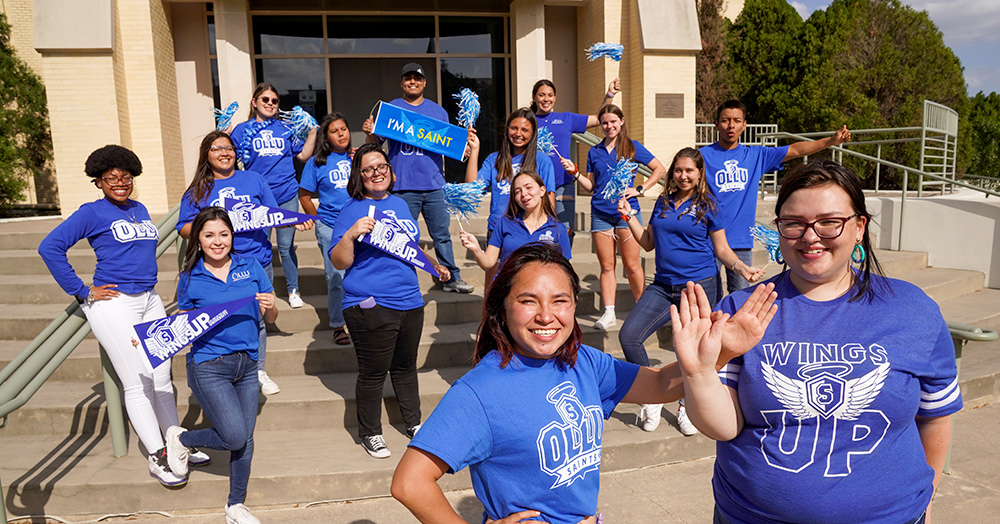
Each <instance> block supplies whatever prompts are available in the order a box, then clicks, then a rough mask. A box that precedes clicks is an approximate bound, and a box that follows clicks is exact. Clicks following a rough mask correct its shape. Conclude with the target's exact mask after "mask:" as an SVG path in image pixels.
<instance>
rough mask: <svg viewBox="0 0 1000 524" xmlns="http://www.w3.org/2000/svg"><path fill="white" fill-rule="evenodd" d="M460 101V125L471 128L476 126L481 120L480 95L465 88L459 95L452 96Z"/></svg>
mask: <svg viewBox="0 0 1000 524" xmlns="http://www.w3.org/2000/svg"><path fill="white" fill-rule="evenodd" d="M451 97H452V98H454V99H456V100H458V125H460V126H462V127H465V128H470V127H474V126H475V125H476V119H478V118H479V111H480V106H479V95H477V94H476V92H475V91H473V90H471V89H469V88H468V87H463V88H462V89H461V90H459V92H458V94H456V95H451Z"/></svg>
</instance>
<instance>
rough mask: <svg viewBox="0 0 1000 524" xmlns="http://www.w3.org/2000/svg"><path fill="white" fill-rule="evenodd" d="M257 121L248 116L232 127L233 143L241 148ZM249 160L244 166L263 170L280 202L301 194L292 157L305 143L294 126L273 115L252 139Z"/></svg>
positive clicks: (263, 174) (257, 170)
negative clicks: (297, 134)
mask: <svg viewBox="0 0 1000 524" xmlns="http://www.w3.org/2000/svg"><path fill="white" fill-rule="evenodd" d="M254 122H256V119H254V120H248V121H246V122H243V123H241V124H237V125H236V128H234V129H233V134H232V138H233V143H234V144H236V147H237V149H238V150H240V148H242V147H243V145H244V144H243V142H244V141H245V140H246V138H245V136H244V135H245V134H246V132H247V128H248V127H249V126H250V125H251V124H252V123H254ZM249 147H250V161H249V162H247V163H246V164H245V165H244V166H243V168H244V169H246V170H247V171H254V172H256V173H260V175H261V176H263V177H264V180H267V184H268V185H269V186H271V193H273V194H274V198H275V200H277V201H278V203H279V204H283V203H285V202H288V201H289V200H291V199H293V198H298V195H299V184H298V183H297V182H296V181H295V164H294V163H293V162H292V157H294V156H295V155H297V154H299V153H300V152H301V151H302V143H301V142H299V141H298V139H295V138H294V137H293V136H292V129H291V128H290V127H288V126H287V125H286V124H285V123H284V122H282V121H280V120H278V119H275V118H272V119H271V121H270V122H268V124H267V126H265V127H264V128H263V129H261V130H260V132H258V133H257V135H256V136H254V137H252V139H251V140H250V143H249Z"/></svg>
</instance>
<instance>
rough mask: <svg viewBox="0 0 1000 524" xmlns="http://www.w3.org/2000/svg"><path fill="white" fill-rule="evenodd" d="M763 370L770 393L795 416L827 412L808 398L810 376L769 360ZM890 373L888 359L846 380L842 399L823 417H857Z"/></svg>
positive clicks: (800, 416) (873, 398)
mask: <svg viewBox="0 0 1000 524" xmlns="http://www.w3.org/2000/svg"><path fill="white" fill-rule="evenodd" d="M761 370H762V372H763V375H764V381H765V382H766V383H767V387H768V388H769V389H770V390H771V393H774V396H775V397H776V398H777V399H778V401H779V402H781V404H782V405H783V406H784V407H785V409H787V410H788V411H790V412H791V413H792V415H793V416H795V418H797V419H799V420H803V419H809V418H814V417H817V416H824V415H823V413H820V412H819V411H818V410H817V409H816V408H814V407H813V406H812V405H810V404H809V402H808V387H807V382H808V381H807V380H796V379H793V378H788V377H786V376H785V375H782V374H781V373H779V372H778V371H776V370H775V369H774V368H773V367H772V366H771V365H770V364H767V363H762V364H761ZM888 375H889V363H888V362H886V363H884V364H881V365H879V366H878V367H877V368H875V369H874V370H872V371H871V372H869V373H867V374H866V375H864V376H862V377H859V378H855V379H850V380H847V381H845V383H844V398H843V402H842V403H841V404H840V405H839V406H838V407H837V408H836V409H835V410H834V411H833V412H832V413H830V414H829V415H827V416H825V417H824V418H828V417H834V418H837V419H841V420H855V419H857V418H858V415H860V414H861V411H862V410H864V409H867V408H868V406H869V405H871V403H872V402H873V401H874V400H875V397H876V396H878V394H879V392H880V391H882V384H884V383H885V379H886V377H887V376H888Z"/></svg>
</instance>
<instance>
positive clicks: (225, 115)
mask: <svg viewBox="0 0 1000 524" xmlns="http://www.w3.org/2000/svg"><path fill="white" fill-rule="evenodd" d="M239 108H240V103H239V102H233V103H232V104H229V107H227V108H226V110H225V111H223V110H221V109H213V111H214V112H215V129H217V130H219V131H225V130H226V129H229V122H231V121H232V120H233V115H235V114H236V111H237V110H239Z"/></svg>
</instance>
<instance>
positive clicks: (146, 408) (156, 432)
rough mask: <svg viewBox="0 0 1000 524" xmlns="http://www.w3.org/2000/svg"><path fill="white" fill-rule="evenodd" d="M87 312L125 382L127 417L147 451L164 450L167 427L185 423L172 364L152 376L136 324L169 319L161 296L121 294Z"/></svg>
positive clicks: (100, 340)
mask: <svg viewBox="0 0 1000 524" xmlns="http://www.w3.org/2000/svg"><path fill="white" fill-rule="evenodd" d="M82 309H83V313H84V314H85V315H87V320H88V321H89V322H90V329H91V330H92V331H93V332H94V336H95V337H97V341H98V342H100V343H101V345H102V346H104V351H105V352H107V354H108V358H110V359H111V365H112V366H114V368H115V373H117V374H118V379H119V380H121V383H122V389H124V391H125V409H126V410H127V412H128V419H129V421H130V422H132V427H133V428H134V429H135V432H136V434H137V435H138V436H139V440H140V441H142V445H143V446H144V447H145V448H146V453H154V452H156V451H159V450H160V448H162V447H163V433H165V432H166V430H167V428H169V427H170V426H179V425H180V422H179V421H178V419H177V403H176V402H175V401H174V387H173V384H172V383H171V382H170V363H169V362H165V363H163V364H162V365H160V367H158V368H156V369H155V370H154V371H153V373H152V374H150V372H149V371H148V369H147V366H148V364H144V363H143V359H145V358H146V357H145V356H143V354H142V348H141V347H135V346H133V345H132V339H134V338H136V334H135V329H133V327H132V326H134V325H135V324H141V323H143V322H149V321H151V320H156V319H158V318H163V317H165V316H167V314H166V311H164V309H163V302H162V301H161V300H160V295H158V294H156V291H153V290H150V291H147V292H145V293H139V294H135V295H128V294H125V293H122V294H120V295H118V296H117V297H115V298H112V299H110V300H97V301H95V302H94V303H93V304H92V305H89V306H88V305H87V304H84V305H83V306H82Z"/></svg>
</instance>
